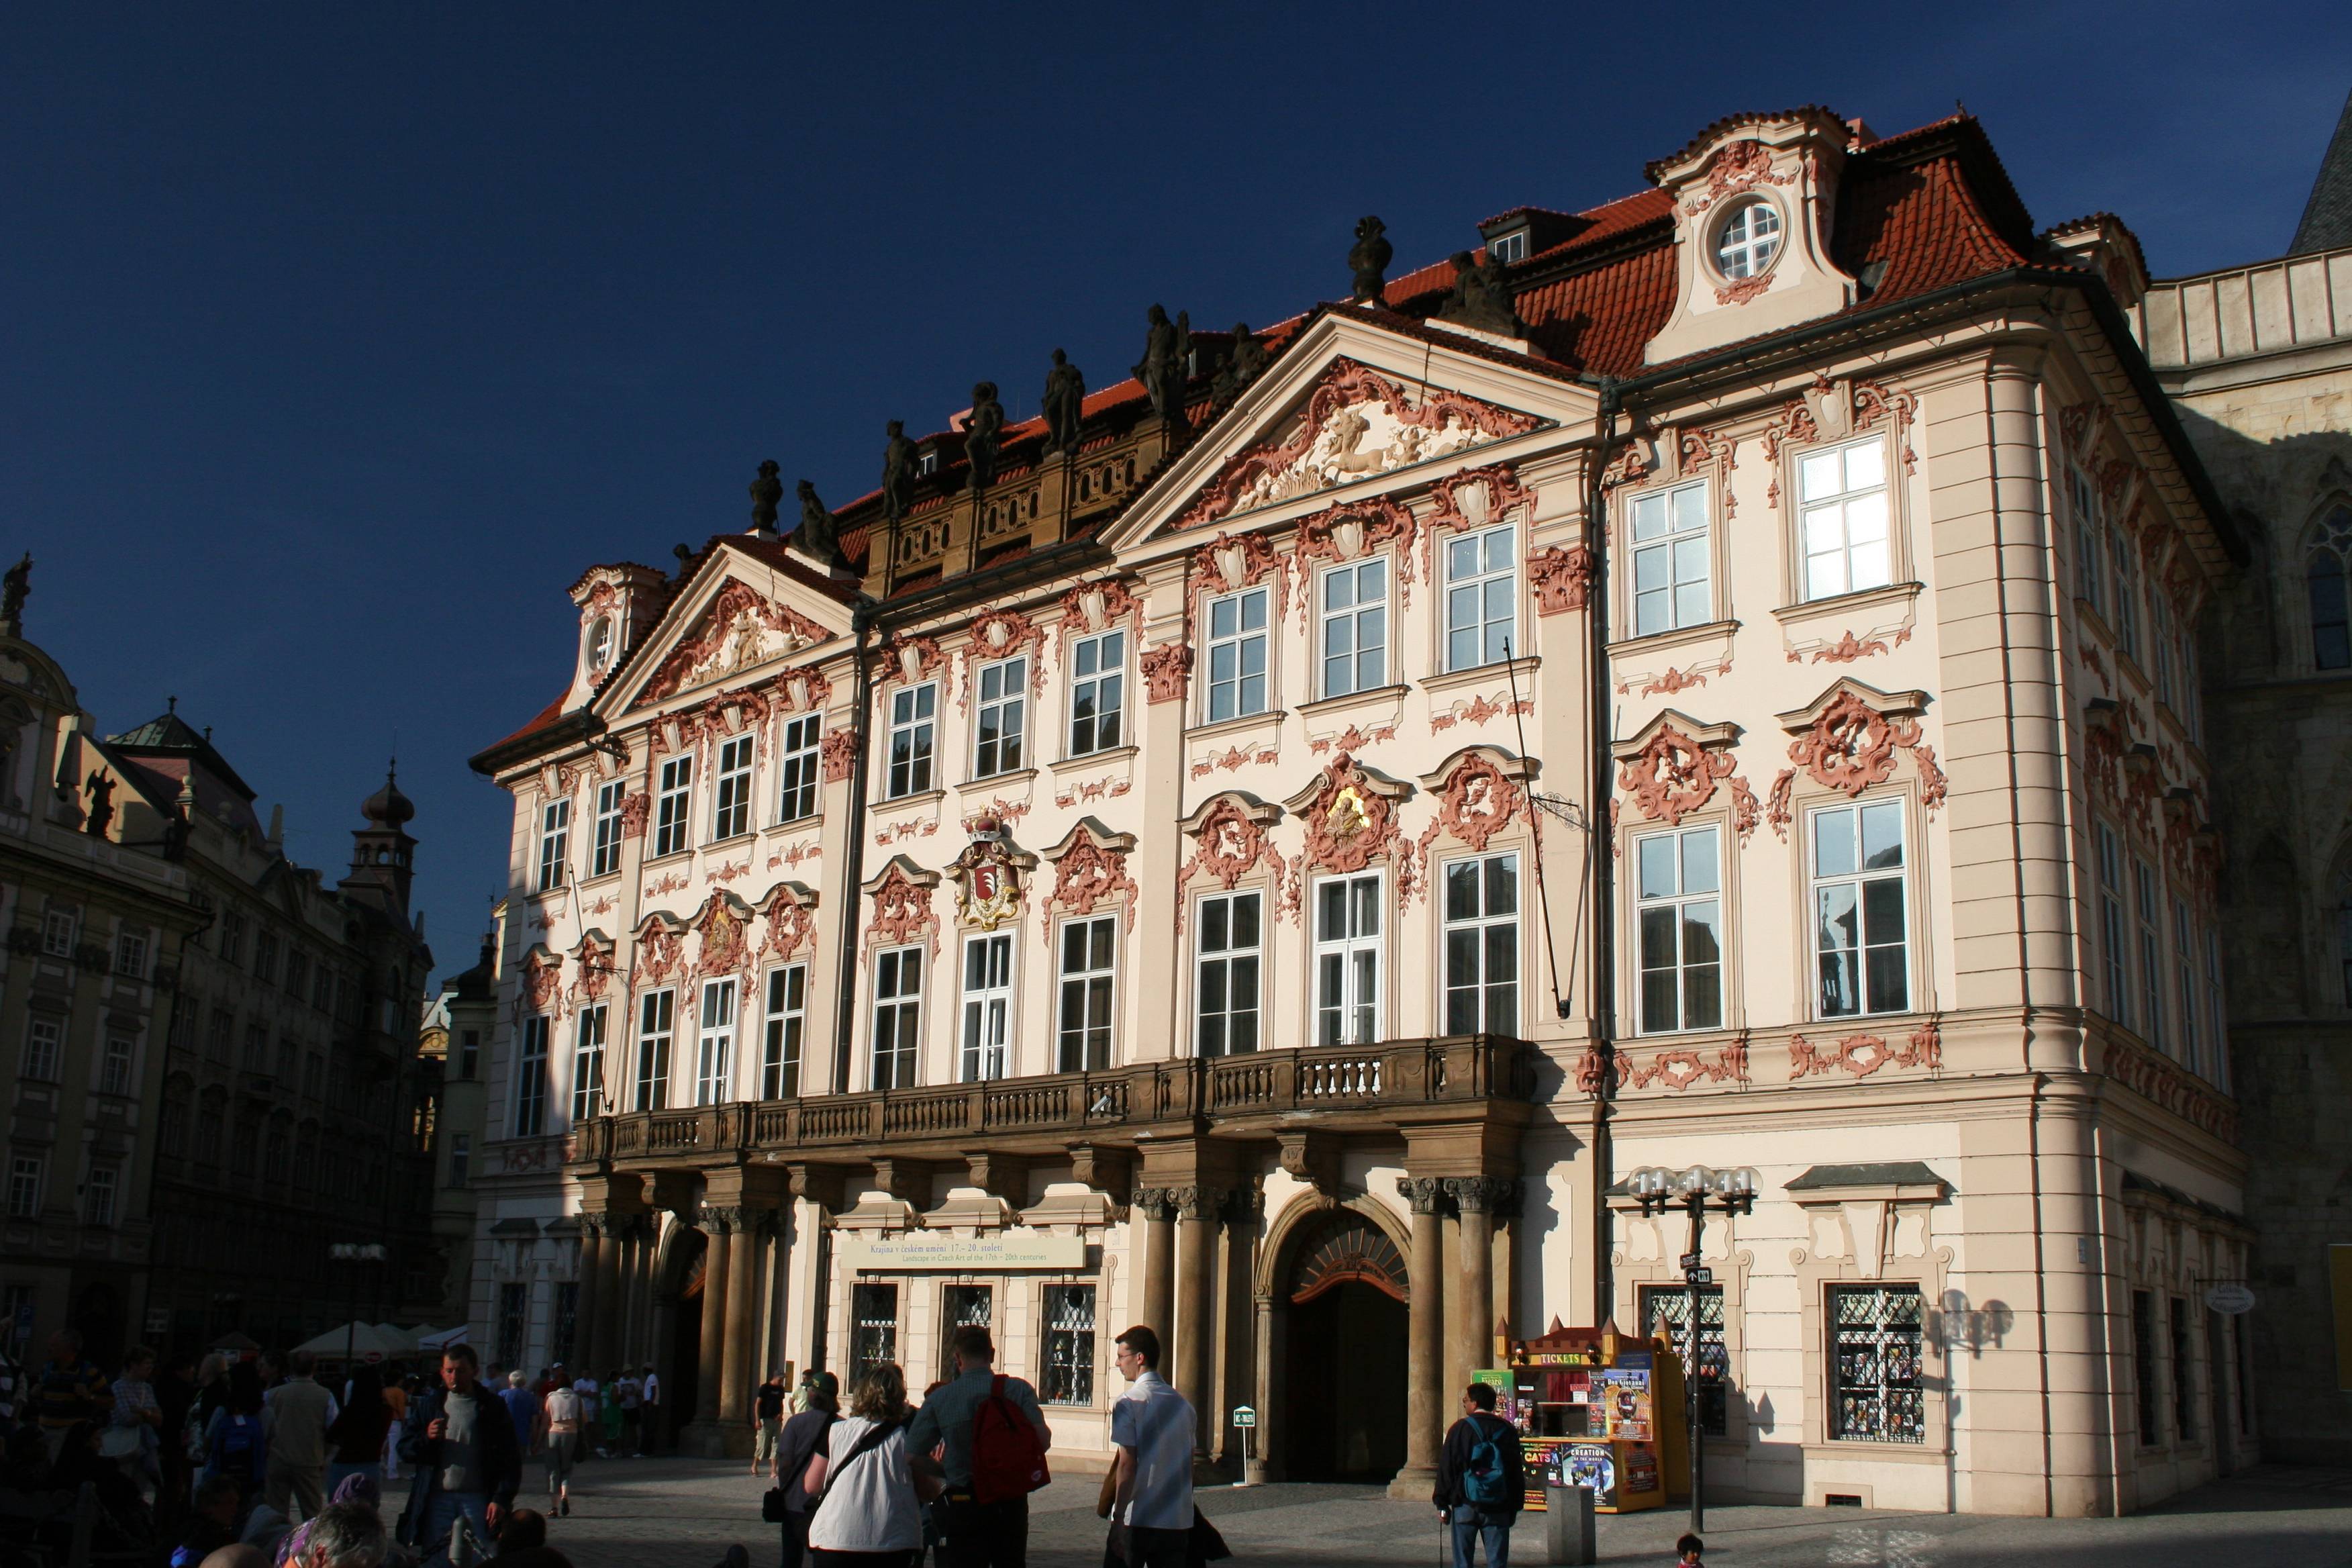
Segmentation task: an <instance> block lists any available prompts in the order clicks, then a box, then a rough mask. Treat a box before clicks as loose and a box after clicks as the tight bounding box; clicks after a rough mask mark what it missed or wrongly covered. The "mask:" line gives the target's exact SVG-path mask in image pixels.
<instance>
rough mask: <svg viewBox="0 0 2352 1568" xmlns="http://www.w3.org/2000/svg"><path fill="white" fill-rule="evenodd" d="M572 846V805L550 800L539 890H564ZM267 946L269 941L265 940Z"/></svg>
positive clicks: (542, 818)
mask: <svg viewBox="0 0 2352 1568" xmlns="http://www.w3.org/2000/svg"><path fill="white" fill-rule="evenodd" d="M571 843H572V802H571V801H569V800H551V801H549V802H548V803H547V804H546V805H544V806H541V808H540V813H539V890H540V891H541V892H542V893H543V892H545V891H547V890H548V889H550V888H560V887H562V886H563V862H564V857H565V855H566V854H567V853H568V852H569V849H570V847H571ZM263 941H264V943H265V945H266V944H267V942H268V937H267V935H266V934H265V936H264V938H263Z"/></svg>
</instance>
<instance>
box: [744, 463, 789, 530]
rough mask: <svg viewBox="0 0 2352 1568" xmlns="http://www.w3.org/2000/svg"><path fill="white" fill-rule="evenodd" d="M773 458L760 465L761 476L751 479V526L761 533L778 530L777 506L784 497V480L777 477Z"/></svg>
mask: <svg viewBox="0 0 2352 1568" xmlns="http://www.w3.org/2000/svg"><path fill="white" fill-rule="evenodd" d="M776 472H777V464H776V459H775V458H769V459H768V460H767V461H766V462H764V463H761V465H760V477H759V478H758V479H753V480H752V481H751V527H752V528H753V529H754V530H756V531H759V532H761V533H773V532H774V531H776V508H777V507H778V505H779V504H781V503H782V500H783V499H784V481H783V480H782V479H778V478H777V477H776Z"/></svg>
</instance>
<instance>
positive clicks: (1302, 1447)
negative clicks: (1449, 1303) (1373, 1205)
mask: <svg viewBox="0 0 2352 1568" xmlns="http://www.w3.org/2000/svg"><path fill="white" fill-rule="evenodd" d="M1286 1250H1287V1251H1288V1253H1289V1260H1288V1266H1287V1268H1285V1270H1284V1271H1283V1273H1282V1274H1281V1275H1280V1276H1278V1277H1277V1283H1276V1292H1275V1310H1276V1312H1277V1313H1278V1314H1280V1315H1281V1316H1282V1317H1283V1319H1284V1320H1285V1321H1283V1322H1282V1324H1281V1325H1280V1328H1281V1332H1280V1334H1279V1336H1278V1342H1279V1343H1280V1344H1281V1345H1282V1347H1283V1349H1282V1356H1283V1368H1282V1370H1283V1373H1284V1375H1283V1376H1282V1378H1281V1379H1280V1380H1279V1383H1278V1384H1277V1385H1276V1386H1277V1387H1278V1389H1279V1390H1280V1399H1281V1408H1280V1410H1279V1411H1278V1412H1277V1413H1276V1415H1277V1419H1276V1424H1275V1432H1276V1436H1277V1437H1278V1439H1279V1440H1280V1441H1281V1443H1282V1446H1283V1447H1282V1454H1281V1461H1282V1469H1283V1474H1284V1476H1285V1477H1286V1479H1291V1480H1299V1481H1339V1480H1345V1481H1385V1480H1387V1479H1389V1478H1390V1477H1391V1476H1393V1475H1395V1474H1396V1472H1397V1470H1398V1469H1399V1468H1401V1467H1402V1465H1403V1464H1404V1427H1405V1422H1404V1409H1405V1348H1406V1347H1405V1333H1406V1327H1405V1325H1406V1317H1407V1314H1406V1310H1405V1265H1404V1258H1403V1256H1402V1254H1401V1253H1400V1252H1399V1251H1398V1250H1397V1245H1396V1242H1395V1241H1394V1240H1393V1239H1392V1238H1391V1237H1390V1236H1389V1234H1388V1232H1387V1231H1385V1230H1383V1229H1381V1226H1379V1225H1378V1224H1377V1223H1375V1222H1374V1221H1373V1220H1371V1219H1370V1218H1369V1217H1368V1216H1366V1215H1361V1214H1359V1213H1357V1212H1355V1211H1354V1210H1352V1209H1334V1210H1332V1211H1330V1212H1329V1213H1328V1214H1326V1215H1320V1216H1318V1217H1317V1218H1315V1219H1311V1220H1308V1221H1306V1222H1305V1223H1303V1224H1301V1225H1300V1226H1298V1228H1297V1232H1296V1233H1295V1235H1294V1237H1293V1239H1292V1241H1291V1244H1290V1246H1289V1247H1288V1248H1287V1249H1286Z"/></svg>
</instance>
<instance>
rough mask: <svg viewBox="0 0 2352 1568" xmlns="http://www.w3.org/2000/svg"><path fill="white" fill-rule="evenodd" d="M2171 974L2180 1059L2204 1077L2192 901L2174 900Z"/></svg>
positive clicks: (2202, 1036) (2202, 1015)
mask: <svg viewBox="0 0 2352 1568" xmlns="http://www.w3.org/2000/svg"><path fill="white" fill-rule="evenodd" d="M2172 973H2173V982H2174V984H2175V987H2176V989H2177V991H2178V993H2179V994H2178V996H2177V998H2176V1000H2177V1001H2178V1003H2179V1018H2180V1059H2181V1060H2182V1061H2184V1062H2186V1063H2188V1064H2189V1071H2190V1072H2193V1073H2205V1076H2207V1077H2209V1078H2210V1077H2211V1076H2212V1075H2211V1074H2210V1073H2206V1072H2205V1017H2204V1015H2205V1009H2204V1008H2203V1007H2202V1006H2200V1005H2199V998H2198V995H2197V926H2196V922H2195V921H2191V920H2190V919H2189V901H2188V900H2185V899H2175V900H2172Z"/></svg>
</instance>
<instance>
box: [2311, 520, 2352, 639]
mask: <svg viewBox="0 0 2352 1568" xmlns="http://www.w3.org/2000/svg"><path fill="white" fill-rule="evenodd" d="M2347 560H2352V507H2342V506H2339V507H2336V508H2333V509H2331V510H2329V512H2328V514H2327V515H2326V517H2325V518H2324V519H2322V520H2321V521H2319V522H2318V523H2316V524H2315V525H2314V527H2313V530H2312V533H2311V553H2310V554H2309V555H2308V556H2307V557H2306V558H2305V563H2304V592H2305V595H2306V596H2307V597H2308V599H2309V601H2310V605H2311V662H2312V665H2313V667H2314V668H2318V669H2352V610H2347V595H2346V592H2345V588H2346V574H2345V563H2346V562H2347Z"/></svg>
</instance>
